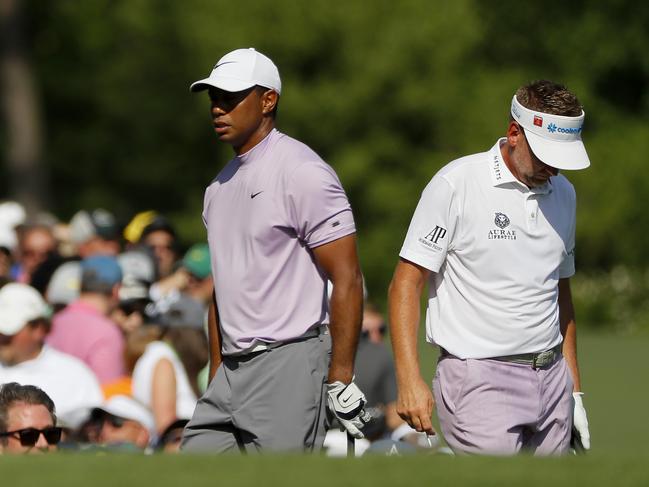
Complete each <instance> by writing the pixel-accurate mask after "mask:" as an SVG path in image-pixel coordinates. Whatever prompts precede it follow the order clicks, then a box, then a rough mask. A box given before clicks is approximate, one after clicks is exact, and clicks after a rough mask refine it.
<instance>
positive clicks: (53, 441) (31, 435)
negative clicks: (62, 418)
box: [0, 426, 63, 446]
mask: <svg viewBox="0 0 649 487" xmlns="http://www.w3.org/2000/svg"><path fill="white" fill-rule="evenodd" d="M62 431H63V428H60V427H58V426H50V427H49V428H44V429H42V430H39V429H36V428H25V429H21V430H16V431H7V432H5V433H0V436H13V437H14V438H15V437H16V435H18V439H20V444H21V445H22V446H34V445H35V444H36V442H37V441H38V438H39V437H40V436H41V433H42V434H43V436H44V437H45V441H47V444H48V445H57V444H58V443H59V441H61V432H62Z"/></svg>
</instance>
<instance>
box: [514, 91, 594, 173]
mask: <svg viewBox="0 0 649 487" xmlns="http://www.w3.org/2000/svg"><path fill="white" fill-rule="evenodd" d="M511 113H512V117H514V120H516V121H517V122H518V123H519V124H520V125H521V126H522V127H523V128H524V129H525V136H526V138H527V141H528V142H529V144H530V148H531V149H532V152H534V155H535V156H536V157H538V158H539V159H540V160H541V161H543V162H544V163H545V164H547V165H548V166H552V167H555V168H557V169H586V168H587V167H588V166H590V159H588V154H587V153H586V147H584V143H583V142H582V141H581V131H582V127H583V125H584V117H585V115H586V114H585V113H584V111H583V110H582V111H581V115H579V116H577V117H566V116H562V115H552V114H549V113H544V112H538V111H536V110H530V109H529V108H526V107H524V106H523V105H521V104H520V103H519V102H518V100H517V99H516V95H514V97H513V98H512V108H511Z"/></svg>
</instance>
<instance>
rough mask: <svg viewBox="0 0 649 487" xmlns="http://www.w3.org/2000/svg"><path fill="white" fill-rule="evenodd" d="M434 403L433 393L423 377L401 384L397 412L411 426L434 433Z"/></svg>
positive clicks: (427, 432) (430, 433) (424, 431)
mask: <svg viewBox="0 0 649 487" xmlns="http://www.w3.org/2000/svg"><path fill="white" fill-rule="evenodd" d="M434 405H435V401H434V400H433V393H432V391H431V390H430V388H429V387H428V386H427V385H426V383H425V382H424V380H423V379H422V378H421V377H419V378H418V379H417V380H415V381H412V382H409V383H408V384H399V397H398V399H397V413H398V414H399V416H400V417H401V419H403V420H404V421H405V422H407V423H408V424H409V425H410V427H411V428H413V429H415V430H417V431H419V432H423V433H426V434H429V435H434V434H435V430H434V429H433V423H432V420H431V418H432V416H433V406H434Z"/></svg>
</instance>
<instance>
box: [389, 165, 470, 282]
mask: <svg viewBox="0 0 649 487" xmlns="http://www.w3.org/2000/svg"><path fill="white" fill-rule="evenodd" d="M457 216H458V214H457V208H456V202H455V192H454V190H453V188H452V187H451V185H450V184H449V182H448V181H447V180H446V179H445V178H444V177H442V176H439V175H438V176H435V177H434V178H433V179H432V180H431V182H430V183H428V186H426V188H425V189H424V191H423V192H422V194H421V198H420V199H419V203H418V204H417V208H416V209H415V213H414V215H413V217H412V220H411V221H410V227H409V228H408V233H407V234H406V238H405V241H404V243H403V246H402V247H401V252H399V256H400V257H402V258H404V259H406V260H408V261H410V262H413V263H415V264H417V265H420V266H422V267H425V268H426V269H428V270H431V271H433V272H438V271H439V269H440V267H441V266H442V264H443V262H444V260H445V259H446V254H447V253H448V251H449V248H450V246H451V240H452V237H453V235H454V233H455V227H456V225H457Z"/></svg>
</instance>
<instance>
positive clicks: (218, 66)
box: [212, 61, 236, 69]
mask: <svg viewBox="0 0 649 487" xmlns="http://www.w3.org/2000/svg"><path fill="white" fill-rule="evenodd" d="M235 63H236V61H225V62H222V63H221V64H217V65H216V66H214V68H212V69H216V68H220V67H221V66H224V65H226V64H235Z"/></svg>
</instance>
